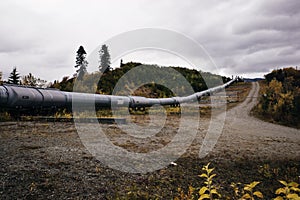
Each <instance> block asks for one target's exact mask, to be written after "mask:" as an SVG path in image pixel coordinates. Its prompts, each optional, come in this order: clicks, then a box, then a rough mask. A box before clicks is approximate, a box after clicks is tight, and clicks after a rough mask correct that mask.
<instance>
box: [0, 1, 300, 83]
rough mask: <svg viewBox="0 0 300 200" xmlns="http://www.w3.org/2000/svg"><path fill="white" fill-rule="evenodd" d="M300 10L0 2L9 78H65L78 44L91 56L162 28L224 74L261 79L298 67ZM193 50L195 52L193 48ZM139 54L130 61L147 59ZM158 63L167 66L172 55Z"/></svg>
mask: <svg viewBox="0 0 300 200" xmlns="http://www.w3.org/2000/svg"><path fill="white" fill-rule="evenodd" d="M299 10H300V1H298V0H289V1H285V0H274V1H261V0H253V1H239V0H230V1H217V0H212V1H209V0H204V1H193V0H187V1H180V0H177V1H174V0H162V1H150V0H136V1H131V2H125V1H122V0H113V1H108V0H106V1H96V0H91V1H83V0H73V1H71V0H70V1H60V0H45V1H35V0H24V1H16V0H12V1H1V2H0V25H1V26H0V36H1V37H0V44H1V45H0V70H1V71H3V72H4V75H5V77H7V75H8V74H9V73H10V71H11V70H12V67H13V66H17V67H18V69H19V71H20V73H22V74H28V73H29V72H32V73H34V74H36V75H37V76H41V77H42V78H44V79H47V80H54V79H60V78H62V76H65V75H72V74H73V73H74V72H75V69H74V67H73V66H74V62H75V52H76V50H77V48H78V47H79V45H83V46H84V47H85V49H86V51H87V52H88V53H91V52H92V51H93V50H94V49H95V48H96V47H97V46H98V45H99V44H101V43H103V42H104V41H106V40H108V39H110V38H111V37H112V36H114V35H116V34H119V33H122V32H125V31H130V30H133V29H138V28H145V27H158V28H166V29H170V30H175V31H178V32H181V33H183V34H186V35H187V36H188V37H191V38H193V39H195V40H196V41H197V42H198V43H200V44H202V45H203V46H204V47H205V49H206V50H207V51H208V53H209V54H210V56H211V57H212V58H213V59H214V61H215V62H216V63H217V65H218V66H219V68H220V71H221V72H222V73H225V75H231V74H245V75H249V76H251V74H252V73H255V75H259V76H262V75H263V74H264V73H267V72H269V71H270V70H271V69H273V68H276V67H285V66H292V65H299V56H300V51H299V47H300V45H299V42H298V41H300V36H299V34H298V33H299V31H300V23H299V22H298V21H299V18H300V13H299ZM145 39H149V38H145ZM163 42H164V41H163V38H162V43H163ZM121 43H122V42H121ZM120 45H122V44H120ZM174 45H176V43H175V44H174ZM178 48H180V46H178ZM188 52H189V54H190V56H191V58H193V59H194V58H195V57H197V52H195V49H193V48H192V47H191V48H190V49H189V51H188ZM136 55H138V57H136V58H135V57H130V58H132V59H134V60H137V61H141V62H143V54H141V53H140V54H136ZM153 55H155V54H153ZM157 55H159V54H157ZM147 59H148V57H147V56H146V55H145V59H144V60H145V61H146V60H147ZM153 60H155V61H157V63H158V64H164V63H167V64H169V63H171V62H170V61H171V60H172V57H171V56H170V58H169V59H168V58H167V57H165V56H164V58H160V57H159V56H158V57H157V58H156V59H155V58H153ZM175 64H176V63H175ZM90 68H93V67H92V66H90Z"/></svg>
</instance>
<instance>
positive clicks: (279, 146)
mask: <svg viewBox="0 0 300 200" xmlns="http://www.w3.org/2000/svg"><path fill="white" fill-rule="evenodd" d="M258 87H259V86H258V84H257V83H254V84H253V88H252V90H251V92H250V93H249V97H248V98H247V100H246V101H245V102H243V103H242V104H240V105H239V106H237V107H235V108H233V109H231V110H229V111H227V112H226V120H225V124H224V127H222V126H221V127H214V128H212V133H215V135H214V134H209V137H208V136H207V129H208V127H209V125H210V123H211V120H210V119H208V118H201V119H200V126H199V127H198V128H197V126H195V124H192V123H185V124H184V126H185V127H184V130H185V134H190V133H193V132H195V131H196V130H197V135H196V137H195V140H194V141H193V143H192V145H190V148H189V149H188V150H187V152H186V153H185V154H184V155H183V156H181V157H180V158H179V159H178V160H177V161H175V162H176V163H177V166H172V165H169V166H166V167H164V168H163V169H160V170H157V171H154V172H151V173H146V174H131V173H125V172H122V171H118V170H113V169H111V168H109V167H107V166H106V165H104V164H103V163H101V162H99V161H98V160H96V159H95V158H94V157H93V156H92V155H91V154H90V153H89V152H88V151H87V150H86V148H85V147H84V146H83V145H82V142H81V140H80V138H79V136H78V133H77V129H76V127H75V126H74V124H73V123H64V122H60V123H53V122H50V123H49V122H48V123H42V122H3V123H0V181H1V184H2V185H0V199H86V198H89V199H115V198H117V197H118V196H120V197H123V198H124V197H127V198H129V199H131V198H132V195H133V197H134V196H137V197H138V198H137V199H143V198H144V199H147V198H152V199H153V198H158V199H166V198H167V199H170V198H171V197H174V196H175V195H176V194H177V193H176V191H177V188H178V187H182V188H186V187H187V186H188V185H193V186H200V185H199V183H200V179H199V177H198V176H197V175H198V174H199V173H200V172H201V168H202V166H203V165H204V164H206V163H207V162H212V165H213V166H214V167H216V173H217V174H218V177H217V178H216V181H217V183H218V184H221V185H222V190H223V191H225V192H228V191H230V187H229V188H228V187H223V185H228V184H229V185H230V183H231V182H232V181H234V182H251V181H253V180H260V181H262V182H265V183H264V184H261V187H262V188H261V190H262V191H263V192H265V193H267V194H266V195H265V196H266V199H270V196H268V192H269V195H271V193H270V190H269V188H270V187H278V186H279V184H278V181H277V180H278V179H279V180H281V179H285V180H286V179H289V180H294V181H298V180H295V179H293V178H295V177H296V178H298V176H299V171H300V166H299V161H300V131H299V130H297V129H292V128H287V127H283V126H279V125H274V124H270V123H266V122H263V121H260V120H258V119H255V118H253V117H251V116H249V115H248V114H249V112H250V109H251V108H252V107H253V105H255V103H256V98H255V97H257V93H258V90H259V88H258ZM220 116H221V117H220ZM161 119H163V116H157V117H156V119H155V120H156V121H155V120H154V123H153V124H152V125H151V128H153V129H156V128H158V127H159V126H160V125H161ZM133 120H134V121H136V122H138V124H143V123H144V122H145V121H147V120H149V119H148V118H147V117H145V116H134V119H133ZM179 120H180V119H179V118H178V117H177V116H171V117H170V118H169V119H167V121H166V122H165V125H164V127H163V128H162V129H161V131H160V132H159V133H158V134H156V135H154V136H153V137H149V138H135V137H133V136H130V135H128V134H126V133H125V132H124V131H122V130H120V129H119V128H118V126H117V125H107V124H106V125H102V128H103V129H104V130H105V131H106V134H107V137H108V138H109V139H110V140H111V141H112V143H113V144H115V145H118V146H119V147H121V148H126V149H127V150H128V151H130V152H137V153H147V152H151V151H154V150H156V149H159V148H162V147H163V146H165V145H166V144H168V143H169V142H170V141H171V140H172V138H173V137H174V134H176V132H177V131H178V122H179ZM215 120H216V121H217V122H218V120H221V122H222V115H219V116H217V117H216V118H215V119H213V120H212V121H215ZM146 124H147V123H146ZM88 125H89V126H88V129H87V130H88V131H90V132H91V131H92V130H93V129H97V126H95V124H88ZM221 125H223V123H221ZM123 126H124V127H125V128H126V126H128V125H123ZM129 128H130V127H129ZM218 128H223V129H221V130H222V132H218V130H220V129H218ZM139 133H142V132H138V131H137V133H136V134H139ZM220 133H222V134H221V135H218V134H220ZM205 136H206V137H207V138H206V139H207V141H206V144H208V145H209V144H212V143H213V142H214V141H215V142H216V141H217V143H216V145H215V146H212V147H213V148H212V150H211V151H208V152H207V153H208V154H207V156H205V157H204V158H201V159H200V158H199V149H200V148H201V145H202V143H203V141H204V138H205ZM215 136H220V137H219V138H217V137H215ZM216 139H218V140H216ZM206 149H207V148H206ZM175 150H176V149H175ZM178 150H180V149H178ZM264 163H270V166H271V167H272V169H273V168H274V169H275V168H276V169H278V170H279V172H278V173H276V174H272V173H273V172H272V170H271V169H270V170H271V172H270V173H271V174H272V178H270V177H264V175H260V174H258V169H259V166H260V165H263V164H264ZM276 184H277V185H276ZM264 189H265V190H264ZM130 195H131V196H130ZM142 197H143V198H142ZM271 197H272V196H271Z"/></svg>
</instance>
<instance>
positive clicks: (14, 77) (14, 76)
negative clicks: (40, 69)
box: [8, 67, 20, 84]
mask: <svg viewBox="0 0 300 200" xmlns="http://www.w3.org/2000/svg"><path fill="white" fill-rule="evenodd" d="M8 83H10V84H19V83H20V74H19V73H17V68H16V67H14V69H13V71H12V72H11V73H10V76H9V77H8Z"/></svg>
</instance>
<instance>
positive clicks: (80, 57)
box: [75, 46, 88, 80]
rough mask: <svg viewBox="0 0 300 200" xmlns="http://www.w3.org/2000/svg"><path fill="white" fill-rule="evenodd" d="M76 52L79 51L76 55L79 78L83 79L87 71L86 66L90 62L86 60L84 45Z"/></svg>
mask: <svg viewBox="0 0 300 200" xmlns="http://www.w3.org/2000/svg"><path fill="white" fill-rule="evenodd" d="M76 53H77V55H76V65H75V68H78V69H77V70H76V72H77V78H78V79H79V80H82V78H83V76H84V74H85V73H86V72H87V70H86V68H87V65H88V62H87V61H86V58H85V56H86V52H85V50H84V48H83V46H80V47H79V49H78V51H77V52H76Z"/></svg>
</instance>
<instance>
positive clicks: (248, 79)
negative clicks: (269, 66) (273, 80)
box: [244, 78, 265, 82]
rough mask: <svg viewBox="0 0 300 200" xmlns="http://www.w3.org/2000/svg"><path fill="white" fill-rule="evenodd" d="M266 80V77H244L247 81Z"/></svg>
mask: <svg viewBox="0 0 300 200" xmlns="http://www.w3.org/2000/svg"><path fill="white" fill-rule="evenodd" d="M261 80H265V79H264V78H244V81H245V82H256V81H261Z"/></svg>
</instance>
